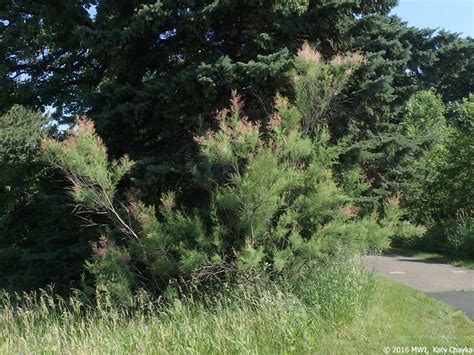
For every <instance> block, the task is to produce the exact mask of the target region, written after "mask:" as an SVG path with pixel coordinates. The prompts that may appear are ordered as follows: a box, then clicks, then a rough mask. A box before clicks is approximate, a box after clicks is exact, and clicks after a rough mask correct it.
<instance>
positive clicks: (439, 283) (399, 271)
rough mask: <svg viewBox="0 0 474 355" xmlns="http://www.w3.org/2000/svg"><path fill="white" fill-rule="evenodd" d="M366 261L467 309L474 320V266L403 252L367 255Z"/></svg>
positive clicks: (392, 275)
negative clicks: (405, 254)
mask: <svg viewBox="0 0 474 355" xmlns="http://www.w3.org/2000/svg"><path fill="white" fill-rule="evenodd" d="M363 263H364V265H366V266H367V267H369V268H371V269H373V270H375V271H377V272H378V273H379V274H381V275H383V276H386V277H388V278H390V279H392V280H395V281H398V282H401V283H403V284H405V285H408V286H410V287H413V288H415V289H417V290H420V291H422V292H424V293H426V294H427V295H429V296H430V297H433V298H436V299H438V300H440V301H443V302H445V303H447V304H449V305H451V306H453V307H454V308H457V309H460V310H462V311H463V312H465V313H466V314H467V315H468V316H469V318H471V319H472V320H474V270H469V269H463V268H458V267H455V266H452V265H447V264H441V263H437V262H433V261H428V260H422V259H418V258H414V257H408V256H400V255H384V256H366V257H364V259H363Z"/></svg>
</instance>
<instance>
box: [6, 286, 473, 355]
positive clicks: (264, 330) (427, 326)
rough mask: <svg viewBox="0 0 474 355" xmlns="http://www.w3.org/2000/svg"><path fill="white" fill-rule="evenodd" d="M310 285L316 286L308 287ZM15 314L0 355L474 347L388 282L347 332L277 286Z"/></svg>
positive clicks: (433, 308) (41, 305) (462, 319)
mask: <svg viewBox="0 0 474 355" xmlns="http://www.w3.org/2000/svg"><path fill="white" fill-rule="evenodd" d="M309 287H311V286H309ZM23 301H24V304H23V305H22V306H21V307H15V306H13V304H11V302H10V301H9V300H8V299H7V298H6V297H3V301H2V304H3V306H2V309H1V311H0V353H2V354H9V353H31V352H33V353H62V354H64V353H73V354H96V353H114V354H122V353H137V352H142V353H143V352H145V353H160V354H168V353H183V354H184V353H186V354H193V353H199V354H213V353H216V354H217V353H228V354H230V353H258V354H282V353H295V354H301V353H315V352H318V353H365V354H370V353H382V349H383V347H385V346H412V345H413V346H418V345H420V346H446V345H448V346H451V345H453V346H455V345H458V346H467V347H474V328H473V324H472V322H471V321H470V320H469V319H468V318H467V317H466V316H464V315H463V314H462V313H460V312H458V311H455V310H453V309H451V308H450V307H448V306H446V305H443V304H441V303H438V302H437V301H434V300H431V299H428V298H427V297H426V296H424V295H423V294H421V293H419V292H417V291H414V290H412V289H409V288H407V287H405V286H402V285H399V284H396V283H394V282H392V281H388V280H386V279H377V281H376V292H375V295H374V297H373V298H372V301H371V302H370V303H369V304H368V308H367V310H364V309H363V308H361V309H359V310H358V312H357V316H356V317H355V319H353V320H352V321H348V322H346V323H345V324H344V325H342V326H341V325H339V326H335V323H333V322H332V321H331V319H327V318H325V317H322V315H321V310H320V308H319V307H317V305H309V304H308V303H303V302H302V301H301V300H300V299H299V298H298V297H296V296H295V295H294V294H291V293H290V292H284V291H282V290H281V289H280V288H277V287H272V286H268V287H251V288H247V287H244V288H241V289H240V290H239V291H238V292H237V293H236V294H235V295H234V296H227V297H217V298H216V299H215V300H210V301H209V302H207V305H205V303H203V302H202V301H196V300H192V299H191V300H186V301H179V300H175V301H174V303H173V304H171V305H168V306H167V307H160V306H157V305H156V304H152V303H150V301H149V300H148V299H147V297H146V295H142V297H139V299H137V301H136V302H137V308H136V310H135V311H126V310H120V309H117V308H114V307H107V306H106V305H105V304H104V305H102V306H99V308H92V307H88V306H86V305H84V304H81V303H80V302H79V301H78V300H77V299H74V298H73V299H72V300H71V301H68V303H66V302H64V301H58V300H56V301H55V302H53V298H52V297H51V296H47V295H43V296H42V297H37V298H36V300H35V299H33V297H31V296H25V297H24V299H23Z"/></svg>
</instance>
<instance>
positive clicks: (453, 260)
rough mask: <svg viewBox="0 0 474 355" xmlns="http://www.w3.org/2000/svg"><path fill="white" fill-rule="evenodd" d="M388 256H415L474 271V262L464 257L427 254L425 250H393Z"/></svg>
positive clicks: (390, 250) (389, 251)
mask: <svg viewBox="0 0 474 355" xmlns="http://www.w3.org/2000/svg"><path fill="white" fill-rule="evenodd" d="M387 254H397V255H403V256H413V257H416V258H420V259H426V260H429V261H436V262H440V263H446V264H451V265H453V266H458V267H463V268H466V269H474V260H473V259H467V258H462V257H455V256H451V255H443V254H439V253H435V252H427V251H423V250H414V249H405V248H391V249H389V250H388V251H387Z"/></svg>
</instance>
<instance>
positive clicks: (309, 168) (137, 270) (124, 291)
mask: <svg viewBox="0 0 474 355" xmlns="http://www.w3.org/2000/svg"><path fill="white" fill-rule="evenodd" d="M299 61H300V65H299V67H298V69H299V72H298V74H297V75H295V79H294V80H295V91H296V98H297V100H296V105H295V106H293V105H291V104H290V103H289V101H288V100H287V99H286V98H284V97H281V96H277V98H276V101H275V107H274V112H273V114H272V115H271V117H270V118H269V119H268V120H259V121H256V122H252V121H251V120H250V119H249V118H248V117H246V116H245V115H244V112H243V110H244V105H243V103H242V101H241V100H240V98H239V97H238V95H237V94H234V95H233V97H232V100H231V106H230V108H229V109H225V110H222V111H221V112H220V113H219V114H218V115H217V120H218V129H217V131H209V132H207V133H205V134H203V135H201V136H196V137H195V141H196V142H197V144H198V145H199V147H200V151H201V161H200V162H199V163H198V164H197V166H196V168H195V175H196V179H197V181H200V182H201V184H202V188H203V189H204V190H206V191H207V193H208V201H207V202H204V203H203V204H201V208H200V209H195V210H192V211H189V210H187V209H185V208H180V207H178V206H177V201H176V196H175V193H174V192H169V193H167V194H164V195H163V197H162V200H161V205H160V206H159V208H158V209H156V208H155V207H153V206H147V205H145V204H144V203H142V202H140V201H139V200H137V199H136V197H135V196H130V197H129V201H128V202H127V204H128V205H127V206H126V205H125V204H121V203H120V202H119V201H120V199H119V198H118V196H117V186H118V184H119V182H120V180H121V178H122V177H123V176H124V175H125V174H126V173H127V172H128V171H129V170H130V169H131V167H132V165H133V164H132V162H130V161H129V160H128V159H127V158H122V159H120V160H118V161H113V162H109V161H108V157H107V153H106V148H105V147H104V145H103V143H102V141H101V140H100V138H99V137H98V136H97V134H96V133H95V130H94V127H93V125H92V123H91V122H90V121H88V120H86V119H79V120H78V121H77V124H76V126H75V128H74V129H73V131H72V132H71V134H70V137H69V138H68V139H67V140H65V141H56V140H51V139H48V140H46V141H45V142H44V146H43V149H44V157H45V158H46V159H47V160H48V161H49V162H51V163H52V164H54V165H55V166H57V167H58V168H59V169H60V170H62V171H63V173H64V174H65V175H66V177H67V178H68V179H69V180H70V181H71V186H72V187H71V195H72V198H73V199H74V201H75V203H76V213H77V214H78V215H79V216H80V217H81V218H83V219H84V220H85V221H86V222H87V223H89V224H90V225H95V224H97V225H99V224H105V225H108V226H109V228H108V229H109V230H108V231H107V230H104V233H107V234H105V235H104V236H103V237H102V239H100V240H99V241H98V242H97V244H95V246H94V248H93V250H94V257H93V259H92V260H91V261H89V262H88V264H87V267H88V270H89V271H90V272H91V273H92V274H93V275H94V276H95V283H96V287H97V290H98V291H107V292H110V293H112V294H113V295H114V296H116V297H118V299H119V300H120V301H126V300H127V299H129V297H130V293H129V292H130V291H131V290H133V289H134V288H136V287H143V286H144V287H146V288H148V289H155V290H156V291H163V290H164V289H165V288H166V287H167V285H168V283H169V281H170V280H172V279H183V280H186V279H192V280H198V281H202V280H207V279H209V278H214V277H216V276H220V275H226V276H229V275H235V274H240V273H243V274H248V273H249V272H250V273H255V272H256V273H261V272H264V273H267V274H269V275H272V276H273V277H275V276H277V275H297V273H298V270H301V269H302V268H305V267H307V265H308V264H311V263H312V262H313V261H314V260H316V259H317V258H318V257H321V256H323V255H328V254H337V253H338V251H339V250H346V251H352V252H361V251H366V250H369V249H372V250H374V249H375V250H377V249H382V248H384V247H386V246H388V243H389V239H390V238H391V237H393V236H396V235H404V236H409V235H418V234H419V233H420V232H421V230H420V228H417V227H414V226H412V225H410V224H409V223H408V222H404V221H403V220H402V217H403V216H402V212H401V211H400V210H399V206H398V204H399V202H398V198H393V199H391V200H389V201H387V202H386V203H385V205H384V206H383V208H382V206H380V210H379V211H377V210H374V211H373V212H372V213H370V214H362V215H358V213H359V208H358V206H357V205H356V204H355V201H354V198H353V197H351V193H353V191H350V192H346V191H344V189H343V188H342V187H341V186H338V184H337V183H336V182H335V180H334V177H333V171H332V169H333V165H334V164H335V162H336V159H337V155H338V151H339V149H338V147H337V146H334V145H331V144H330V143H329V135H328V133H327V131H326V129H325V124H324V123H323V121H322V117H323V114H324V110H325V107H329V106H330V105H331V103H332V101H333V100H334V98H335V97H336V96H337V93H338V91H340V90H341V89H342V86H343V85H344V82H346V81H347V77H348V76H349V75H350V73H351V68H352V67H353V66H355V65H358V64H359V63H360V62H361V58H360V56H359V57H355V56H351V57H338V58H336V59H335V60H333V61H331V62H328V63H323V61H322V59H321V57H320V55H319V53H317V52H315V51H313V50H312V49H311V48H309V47H308V46H307V45H306V46H305V47H304V48H303V50H302V51H301V52H300V55H299ZM315 78H325V81H323V82H321V81H320V80H312V79H315ZM310 79H311V80H310ZM265 121H267V123H266V126H262V122H265ZM360 180H362V179H360ZM117 232H118V234H117ZM123 236H125V237H127V238H126V239H123ZM295 277H296V276H295Z"/></svg>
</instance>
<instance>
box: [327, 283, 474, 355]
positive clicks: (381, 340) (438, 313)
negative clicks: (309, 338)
mask: <svg viewBox="0 0 474 355" xmlns="http://www.w3.org/2000/svg"><path fill="white" fill-rule="evenodd" d="M337 338H338V339H339V341H334V339H333V338H327V339H325V340H327V342H325V344H324V349H329V348H330V346H331V345H332V346H334V349H335V350H336V352H339V353H350V352H352V353H354V352H355V353H360V354H382V353H383V349H384V348H385V347H390V348H393V347H403V348H405V347H409V348H410V352H411V347H412V346H414V347H416V346H421V347H427V350H428V352H429V353H431V351H432V348H433V347H441V346H444V347H446V346H448V347H449V346H455V347H470V348H474V324H473V323H472V321H471V320H469V318H468V317H467V316H466V315H464V314H463V313H462V312H460V311H457V310H454V309H453V308H451V307H450V306H447V305H445V304H442V303H440V302H438V301H436V300H433V299H431V298H428V297H427V296H425V295H424V294H423V293H421V292H419V291H416V290H413V289H411V288H409V287H407V286H404V285H401V284H399V283H396V282H394V281H391V280H388V279H385V278H381V277H379V278H378V287H377V292H376V295H375V298H374V300H373V301H372V303H371V306H370V309H369V311H368V312H367V313H366V314H365V315H363V316H362V317H360V318H359V319H358V320H356V321H355V322H354V323H352V324H351V325H348V326H346V327H344V328H343V329H341V330H340V331H339V332H338V336H337Z"/></svg>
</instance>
